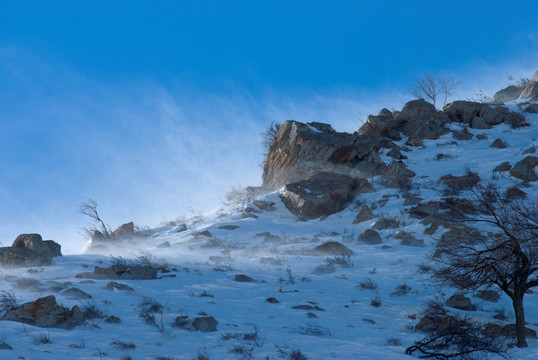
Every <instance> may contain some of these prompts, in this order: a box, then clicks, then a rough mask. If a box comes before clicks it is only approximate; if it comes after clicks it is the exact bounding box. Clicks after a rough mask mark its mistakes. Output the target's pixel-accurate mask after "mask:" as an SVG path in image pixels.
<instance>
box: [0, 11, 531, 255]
mask: <svg viewBox="0 0 538 360" xmlns="http://www.w3.org/2000/svg"><path fill="white" fill-rule="evenodd" d="M536 14H538V3H537V2H536V1H511V2H510V3H509V4H507V3H506V2H504V1H431V0H430V1H375V2H374V1H368V2H366V1H265V2H262V1H252V0H251V1H24V0H18V1H4V0H0V109H1V110H0V166H1V168H2V171H1V172H0V241H1V242H2V243H3V244H4V245H8V244H10V243H11V241H12V240H13V239H14V238H15V236H16V235H17V234H19V233H22V232H39V233H41V234H42V235H43V236H44V237H45V238H52V239H55V240H57V241H60V242H61V243H62V244H63V245H64V247H65V248H66V249H67V250H69V251H77V250H78V249H79V248H80V247H81V246H82V244H83V242H84V239H83V238H82V237H81V235H80V234H79V230H80V228H82V227H84V226H85V225H86V219H84V218H83V217H82V216H81V215H79V214H78V213H77V208H78V204H79V203H80V202H81V201H83V200H85V199H86V198H93V199H95V200H96V201H97V202H98V204H99V208H100V209H101V213H102V216H103V218H105V220H106V221H107V223H108V224H109V225H110V226H112V227H115V226H117V225H119V224H121V223H123V222H127V221H131V220H134V221H135V222H137V223H139V224H140V225H148V226H154V225H156V224H157V223H159V222H160V221H163V220H173V219H175V218H176V217H178V216H181V215H188V214H191V213H197V212H199V211H208V210H211V209H213V208H215V207H217V206H218V205H219V203H220V202H221V201H222V200H223V198H224V194H225V193H226V192H227V191H228V190H229V189H230V186H232V185H258V184H259V183H260V176H261V169H260V167H259V164H260V163H261V161H262V156H261V153H262V151H261V146H260V135H259V134H260V133H261V132H262V131H263V129H264V128H265V127H266V126H267V125H268V124H269V123H270V122H271V120H276V121H284V120H286V119H297V120H300V121H323V122H329V123H332V124H334V126H335V127H336V128H337V129H338V130H344V131H354V130H355V129H356V128H357V127H358V126H359V125H360V121H361V120H362V119H364V118H365V117H366V116H367V115H368V114H369V113H374V112H377V111H378V110H379V109H380V108H382V107H388V108H401V106H402V105H403V103H405V101H408V100H410V99H411V96H410V95H409V93H408V91H407V90H408V88H409V87H410V86H412V84H413V80H414V78H415V77H417V76H420V75H422V74H423V73H424V72H426V71H428V72H431V73H434V74H446V75H448V76H451V77H453V78H455V79H456V80H458V81H462V85H461V86H460V87H459V89H458V93H457V94H456V95H455V98H456V97H458V98H464V99H465V98H470V97H472V96H474V95H475V94H476V92H477V91H478V90H479V89H482V90H483V91H484V92H485V93H487V94H488V95H492V93H493V92H494V91H495V90H498V89H499V88H501V87H504V86H505V85H507V83H508V80H507V76H508V75H510V74H511V75H513V76H515V77H521V76H532V74H533V73H534V71H535V70H536V69H538V22H537V21H536Z"/></svg>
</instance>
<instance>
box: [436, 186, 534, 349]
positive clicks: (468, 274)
mask: <svg viewBox="0 0 538 360" xmlns="http://www.w3.org/2000/svg"><path fill="white" fill-rule="evenodd" d="M473 191H474V196H473V198H471V199H470V200H471V201H473V203H474V212H473V213H472V214H460V215H459V218H460V220H462V221H466V222H473V223H480V224H482V225H484V226H485V228H486V229H487V230H488V231H491V232H490V233H488V236H484V237H481V238H479V239H476V238H475V240H474V241H461V242H458V243H455V242H448V241H444V242H443V241H440V242H439V243H438V244H437V248H436V255H437V257H436V258H435V260H436V268H435V269H434V273H435V276H436V278H437V279H439V280H440V281H441V282H442V283H444V284H447V285H451V286H455V287H457V288H460V289H462V290H477V289H480V288H491V287H493V288H495V287H496V288H497V289H499V290H501V291H502V292H504V293H505V294H506V295H508V297H510V299H512V306H513V308H514V313H515V320H516V323H515V336H516V339H517V346H518V347H526V346H527V341H526V339H525V310H524V308H523V297H524V296H525V292H526V291H527V290H528V289H530V288H532V287H534V286H537V285H538V205H537V204H536V202H535V201H530V200H510V199H507V198H506V197H504V196H503V195H502V194H501V193H500V191H499V189H498V188H496V187H495V186H494V185H492V184H487V185H482V184H479V185H477V186H475V188H474V190H473Z"/></svg>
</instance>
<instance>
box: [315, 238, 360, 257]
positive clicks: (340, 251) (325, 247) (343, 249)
mask: <svg viewBox="0 0 538 360" xmlns="http://www.w3.org/2000/svg"><path fill="white" fill-rule="evenodd" d="M313 251H314V253H317V254H324V255H334V256H350V255H353V251H352V250H351V249H350V248H348V247H347V246H345V245H342V244H340V243H339V242H338V241H327V242H326V243H323V244H321V245H318V246H316V247H315V248H314V250H313Z"/></svg>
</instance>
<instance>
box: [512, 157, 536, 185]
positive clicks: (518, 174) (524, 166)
mask: <svg viewBox="0 0 538 360" xmlns="http://www.w3.org/2000/svg"><path fill="white" fill-rule="evenodd" d="M536 165H538V157H536V156H530V155H529V156H527V157H526V158H524V159H523V160H521V161H518V162H517V163H515V164H514V167H512V169H511V170H510V175H512V176H513V177H515V178H518V179H521V180H523V181H535V180H537V179H538V176H537V175H536V171H535V170H534V168H535V167H536Z"/></svg>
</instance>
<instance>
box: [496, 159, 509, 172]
mask: <svg viewBox="0 0 538 360" xmlns="http://www.w3.org/2000/svg"><path fill="white" fill-rule="evenodd" d="M511 168H512V165H510V163H509V162H508V161H505V162H503V163H502V164H500V165H498V166H496V167H495V169H493V171H510V169H511Z"/></svg>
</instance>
